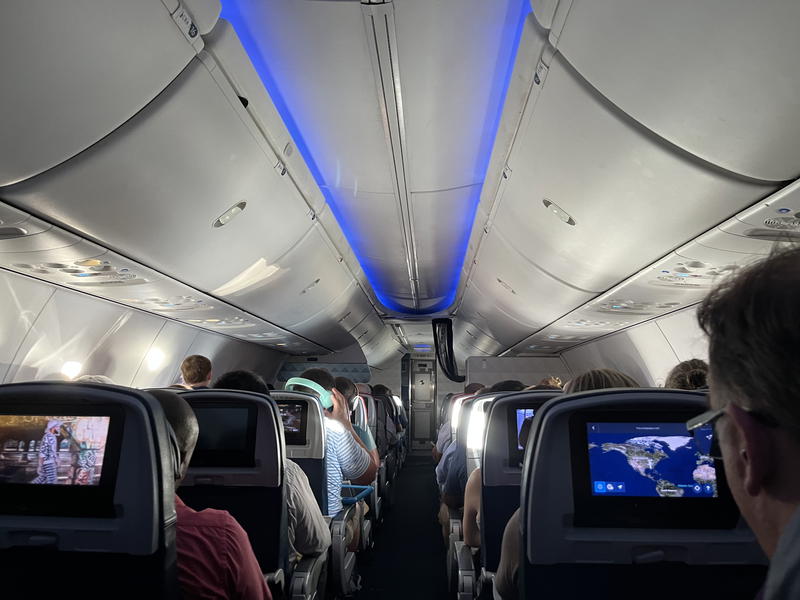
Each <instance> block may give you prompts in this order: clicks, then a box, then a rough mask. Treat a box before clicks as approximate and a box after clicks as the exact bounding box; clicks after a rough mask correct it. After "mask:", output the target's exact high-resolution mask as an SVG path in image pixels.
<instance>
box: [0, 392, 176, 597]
mask: <svg viewBox="0 0 800 600" xmlns="http://www.w3.org/2000/svg"><path fill="white" fill-rule="evenodd" d="M51 424H52V427H51V428H50V429H49V430H48V426H49V425H51ZM177 452H178V451H177V444H176V443H175V440H174V434H173V433H172V430H171V429H170V428H169V425H168V424H167V422H166V419H165V418H164V414H163V411H162V410H161V406H160V404H159V403H158V402H157V401H156V400H155V399H154V398H152V396H150V395H149V394H147V393H145V392H140V391H138V390H132V389H129V388H123V387H117V386H112V385H96V384H79V383H65V382H50V383H44V382H35V383H19V384H9V385H2V386H0V564H2V570H3V572H4V573H6V574H7V575H11V576H6V577H4V580H3V586H4V587H3V591H4V595H5V596H6V597H9V598H12V597H15V598H16V597H19V598H21V597H27V596H30V595H31V593H32V592H31V590H34V589H39V590H41V592H42V593H46V592H45V590H46V589H47V587H46V586H56V587H58V586H61V585H64V584H65V583H67V582H70V581H75V577H76V574H77V573H90V574H91V584H90V585H91V589H90V590H89V591H88V592H87V593H89V594H92V593H96V594H98V595H101V594H102V595H107V596H109V597H110V596H114V595H116V593H117V592H118V590H120V589H124V590H126V592H128V593H131V594H133V595H137V596H141V597H157V598H171V597H174V595H175V594H176V593H177V577H176V571H175V564H176V550H175V534H176V531H175V491H174V490H175V488H174V483H175V478H176V474H177V471H178V465H179V458H178V456H177ZM43 568H44V570H43ZM87 569H88V570H87ZM12 574H13V575H12Z"/></svg>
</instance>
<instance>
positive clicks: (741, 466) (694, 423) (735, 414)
mask: <svg viewBox="0 0 800 600" xmlns="http://www.w3.org/2000/svg"><path fill="white" fill-rule="evenodd" d="M698 319H699V322H700V326H701V327H702V328H703V330H704V331H705V332H706V334H708V336H709V358H710V373H711V377H710V391H709V402H710V409H711V410H709V411H707V412H705V413H703V414H702V415H699V416H698V417H696V418H694V419H692V420H691V421H689V422H688V423H687V427H688V428H689V429H690V430H696V429H698V428H699V427H702V426H703V425H707V424H713V426H714V428H715V435H714V441H715V442H714V443H715V446H714V447H712V449H711V454H712V455H715V454H716V455H717V457H721V458H722V459H723V461H724V464H725V474H726V477H727V480H728V484H729V485H730V488H731V492H732V494H733V497H734V499H735V500H736V504H737V505H738V506H739V509H740V510H741V512H742V515H743V516H744V518H745V519H746V520H747V522H748V523H749V525H750V527H751V528H752V530H753V532H754V533H755V535H756V537H757V538H758V542H759V544H760V545H761V547H762V548H763V549H764V552H766V554H767V556H768V557H769V558H770V568H769V573H768V575H767V581H766V583H765V585H764V588H763V589H762V591H761V593H760V595H759V597H760V598H763V599H764V600H778V599H781V600H782V599H789V598H800V511H799V510H798V507H800V248H793V249H789V250H783V251H780V252H777V253H775V254H773V255H772V256H770V257H769V258H767V259H766V260H764V261H762V262H759V263H757V264H755V265H752V266H750V267H747V268H746V269H743V270H742V271H741V272H739V273H738V274H737V275H736V277H732V278H731V279H729V280H728V281H726V282H724V283H723V284H722V285H721V286H720V287H718V288H717V289H715V290H714V291H712V292H711V293H710V294H709V296H708V297H707V298H706V299H705V300H704V301H703V303H702V304H701V306H700V308H699V310H698Z"/></svg>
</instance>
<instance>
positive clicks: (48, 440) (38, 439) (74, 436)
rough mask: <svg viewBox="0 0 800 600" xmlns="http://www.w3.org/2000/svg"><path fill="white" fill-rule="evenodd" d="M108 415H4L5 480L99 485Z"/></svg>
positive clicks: (0, 427) (1, 460) (1, 477)
mask: <svg viewBox="0 0 800 600" xmlns="http://www.w3.org/2000/svg"><path fill="white" fill-rule="evenodd" d="M110 422H111V417H109V416H64V415H52V416H43V415H20V414H15V415H0V483H6V484H32V485H68V486H72V485H81V486H97V485H99V484H100V479H101V476H102V473H103V459H104V457H105V455H106V445H107V442H108V430H109V424H110Z"/></svg>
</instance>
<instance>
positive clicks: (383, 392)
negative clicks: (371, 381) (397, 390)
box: [372, 383, 408, 433]
mask: <svg viewBox="0 0 800 600" xmlns="http://www.w3.org/2000/svg"><path fill="white" fill-rule="evenodd" d="M372 395H373V396H385V397H386V398H389V399H390V400H391V402H392V404H391V406H390V407H389V408H390V409H391V411H392V412H391V417H392V421H393V422H394V426H395V430H396V431H397V432H398V433H399V432H401V431H405V430H406V429H407V428H408V419H406V420H405V422H403V417H402V413H401V411H400V409H399V408H398V407H397V406H396V405H395V403H394V394H392V390H391V389H390V388H388V387H386V386H385V385H383V384H381V383H379V384H377V385H376V386H375V387H373V388H372Z"/></svg>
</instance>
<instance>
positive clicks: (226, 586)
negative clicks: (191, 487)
mask: <svg viewBox="0 0 800 600" xmlns="http://www.w3.org/2000/svg"><path fill="white" fill-rule="evenodd" d="M175 512H176V513H177V517H178V521H177V535H176V544H177V548H178V582H179V583H180V587H181V591H182V593H183V598H184V600H188V599H190V598H203V599H212V598H214V599H217V598H226V599H227V598H230V599H242V600H264V599H266V600H272V596H271V594H270V592H269V588H268V587H267V584H266V582H265V581H264V576H263V575H262V574H261V568H260V567H259V566H258V561H257V560H256V557H255V555H254V554H253V549H252V547H251V546H250V540H249V539H248V538H247V533H245V531H244V529H242V527H241V525H239V523H237V522H236V519H234V518H233V517H232V516H231V515H230V513H228V512H226V511H224V510H214V509H210V508H209V509H206V510H202V511H200V512H197V511H194V510H192V509H191V508H189V507H188V506H186V505H185V504H184V503H183V502H182V501H181V499H180V498H178V497H177V496H176V497H175Z"/></svg>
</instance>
